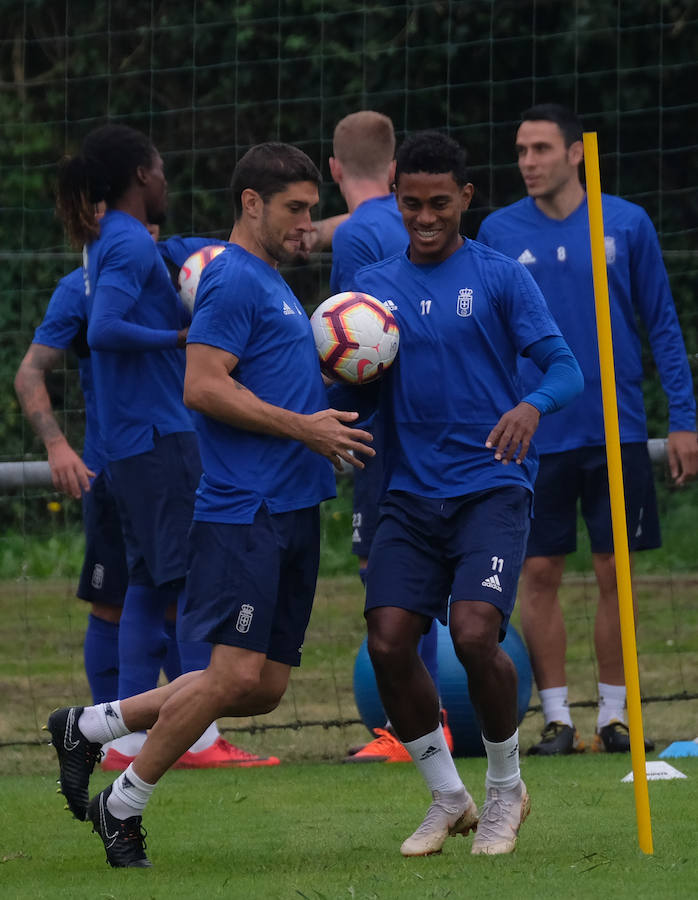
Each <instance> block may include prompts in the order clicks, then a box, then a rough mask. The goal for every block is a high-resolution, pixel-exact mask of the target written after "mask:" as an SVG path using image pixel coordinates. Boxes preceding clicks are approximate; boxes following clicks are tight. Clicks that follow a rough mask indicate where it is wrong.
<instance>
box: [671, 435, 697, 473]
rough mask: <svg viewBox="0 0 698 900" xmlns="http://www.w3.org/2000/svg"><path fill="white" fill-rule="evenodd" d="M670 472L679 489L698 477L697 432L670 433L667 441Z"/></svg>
mask: <svg viewBox="0 0 698 900" xmlns="http://www.w3.org/2000/svg"><path fill="white" fill-rule="evenodd" d="M667 456H668V457H669V471H670V472H671V477H672V478H673V479H674V484H675V485H676V486H677V487H678V486H680V485H682V484H687V483H688V482H689V481H692V480H693V479H694V478H695V477H696V475H698V436H697V435H696V433H695V431H670V432H669V437H668V440H667Z"/></svg>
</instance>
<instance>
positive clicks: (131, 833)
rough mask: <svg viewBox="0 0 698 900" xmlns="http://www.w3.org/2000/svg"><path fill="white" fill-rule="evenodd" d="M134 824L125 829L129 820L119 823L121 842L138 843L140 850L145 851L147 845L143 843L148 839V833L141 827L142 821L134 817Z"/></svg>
mask: <svg viewBox="0 0 698 900" xmlns="http://www.w3.org/2000/svg"><path fill="white" fill-rule="evenodd" d="M134 818H135V820H136V821H135V822H134V823H133V824H132V825H129V826H128V827H127V825H126V823H127V822H130V821H131V819H127V820H126V822H121V824H120V828H121V839H122V840H123V841H138V844H139V845H140V847H141V849H142V850H147V848H148V845H147V844H146V842H145V839H146V838H147V837H148V832H147V831H146V829H145V828H144V826H143V822H142V819H141V818H140V817H138V816H135V817H134Z"/></svg>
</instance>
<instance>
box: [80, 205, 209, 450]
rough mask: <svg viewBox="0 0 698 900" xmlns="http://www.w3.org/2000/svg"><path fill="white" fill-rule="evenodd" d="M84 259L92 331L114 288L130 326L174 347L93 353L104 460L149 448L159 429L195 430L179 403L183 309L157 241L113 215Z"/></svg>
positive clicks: (102, 225)
mask: <svg viewBox="0 0 698 900" xmlns="http://www.w3.org/2000/svg"><path fill="white" fill-rule="evenodd" d="M84 255H85V263H86V264H85V266H84V274H85V290H86V294H87V310H88V321H89V322H90V325H91V326H93V325H94V320H96V319H98V318H99V317H102V316H103V315H104V314H105V313H108V312H109V311H110V309H109V304H110V293H109V289H116V291H118V292H119V296H120V299H122V298H123V297H126V298H127V299H128V300H129V308H128V310H127V312H126V314H125V315H124V321H125V322H128V323H134V324H135V325H138V326H141V327H142V328H144V329H151V330H153V331H154V332H160V333H166V332H170V333H171V339H170V345H169V346H166V347H160V348H159V349H150V350H140V349H139V350H133V349H125V348H121V349H119V350H103V349H102V350H94V349H93V350H92V363H93V372H94V380H95V391H96V396H97V403H98V406H99V410H100V426H101V429H102V437H103V439H104V446H105V450H106V454H107V458H108V459H109V460H117V459H124V458H126V457H130V456H135V455H136V454H138V453H144V452H146V451H148V450H151V449H152V447H153V430H154V429H156V430H157V432H158V433H159V434H160V435H167V434H173V433H175V432H181V431H192V430H193V426H192V423H191V419H190V417H189V413H188V411H187V410H186V408H185V406H184V404H183V402H182V391H183V386H184V352H183V351H182V350H181V349H177V347H176V332H177V331H178V330H179V328H180V327H181V324H180V305H179V303H178V297H177V293H176V291H175V289H174V286H173V285H172V281H171V278H170V275H169V272H168V271H167V267H166V265H165V263H164V262H163V259H162V257H161V255H160V253H159V252H158V250H157V247H156V245H155V242H154V241H153V239H152V238H151V236H150V234H149V233H148V230H147V229H146V227H145V226H144V225H142V224H141V223H140V222H139V221H138V220H137V219H135V218H133V216H130V215H128V214H126V213H123V212H120V211H118V210H109V211H108V212H107V213H106V215H105V216H104V218H103V219H102V221H101V223H100V234H99V237H98V238H97V239H96V240H95V241H93V242H92V243H91V244H89V245H87V246H86V248H85V252H84ZM91 331H92V327H91V328H90V332H91ZM90 340H92V338H90Z"/></svg>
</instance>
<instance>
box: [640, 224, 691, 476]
mask: <svg viewBox="0 0 698 900" xmlns="http://www.w3.org/2000/svg"><path fill="white" fill-rule="evenodd" d="M631 278H632V289H633V298H634V299H636V302H637V305H638V308H639V310H640V315H641V317H642V320H643V322H644V324H645V327H646V328H647V335H648V338H649V342H650V346H651V348H652V355H653V356H654V359H655V362H656V363H657V370H658V371H659V377H660V379H661V382H662V387H663V389H664V393H665V394H666V398H667V401H668V403H669V437H668V441H667V454H668V460H669V471H670V472H671V477H672V478H673V480H674V483H675V484H677V485H681V484H686V483H687V482H689V481H692V480H693V479H694V478H696V476H697V475H698V437H697V436H696V401H695V397H694V394H693V379H692V377H691V369H690V366H689V363H688V358H687V356H686V348H685V346H684V341H683V335H682V334H681V325H680V323H679V318H678V316H677V314H676V307H675V306H674V299H673V297H672V296H671V288H670V286H669V279H668V276H667V273H666V269H665V267H664V261H663V259H662V254H661V248H660V246H659V241H658V239H657V234H656V232H655V230H654V226H653V225H652V223H651V221H650V220H649V217H646V216H643V217H642V219H641V222H640V225H639V227H638V228H636V230H635V231H634V240H633V243H632V246H631Z"/></svg>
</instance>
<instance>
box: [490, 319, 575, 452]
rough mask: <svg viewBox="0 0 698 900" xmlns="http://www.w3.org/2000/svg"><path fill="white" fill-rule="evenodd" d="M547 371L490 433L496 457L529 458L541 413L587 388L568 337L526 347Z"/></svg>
mask: <svg viewBox="0 0 698 900" xmlns="http://www.w3.org/2000/svg"><path fill="white" fill-rule="evenodd" d="M524 356H529V357H530V358H531V359H532V360H533V362H534V363H535V364H536V365H537V366H538V368H539V369H540V370H541V372H543V378H542V379H541V382H540V384H539V385H538V387H537V388H536V390H535V391H532V392H531V393H530V394H527V395H526V396H525V397H524V398H523V400H522V401H521V402H520V403H519V404H518V405H517V406H515V407H514V408H513V409H510V410H509V411H508V412H506V413H504V415H503V416H502V417H501V419H500V420H499V422H497V424H496V425H495V427H494V428H493V429H492V431H491V432H490V433H489V435H488V437H487V441H486V443H485V446H486V447H489V448H494V450H495V454H494V458H495V459H497V460H501V461H502V462H503V463H505V464H506V463H508V462H510V461H511V460H512V459H514V460H515V461H516V462H517V463H519V465H520V464H521V463H522V462H523V461H524V459H525V458H526V454H527V453H528V448H529V446H530V444H531V438H532V437H533V434H534V433H535V430H536V428H538V423H539V422H540V417H541V416H544V415H548V414H549V413H552V412H555V411H556V410H558V409H562V407H563V406H566V404H568V403H569V402H570V400H573V399H574V398H575V397H576V396H578V395H579V394H581V393H582V391H583V390H584V376H583V375H582V370H581V369H580V368H579V364H578V363H577V360H576V359H575V357H574V355H573V353H572V351H571V350H570V348H569V347H568V345H567V342H566V341H565V339H564V338H562V337H559V336H557V335H553V336H550V337H545V338H541V340H539V341H535V342H534V343H533V344H530V345H529V346H528V347H526V349H525V350H524Z"/></svg>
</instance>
